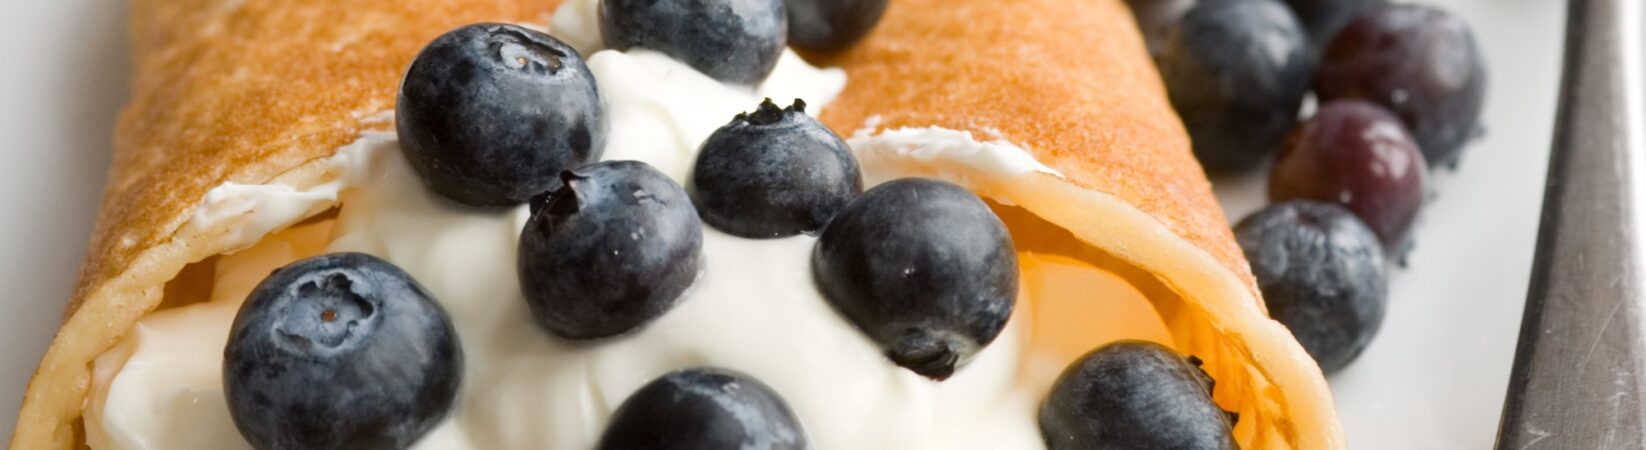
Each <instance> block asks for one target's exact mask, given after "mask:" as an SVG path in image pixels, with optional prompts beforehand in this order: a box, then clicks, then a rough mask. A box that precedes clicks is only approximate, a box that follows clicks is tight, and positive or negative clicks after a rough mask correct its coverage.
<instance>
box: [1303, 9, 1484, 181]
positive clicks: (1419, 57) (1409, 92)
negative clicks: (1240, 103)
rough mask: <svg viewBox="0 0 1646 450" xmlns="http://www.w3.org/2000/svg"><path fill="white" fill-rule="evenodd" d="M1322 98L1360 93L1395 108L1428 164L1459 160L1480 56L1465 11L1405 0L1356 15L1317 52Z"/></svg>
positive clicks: (1475, 105) (1469, 131)
mask: <svg viewBox="0 0 1646 450" xmlns="http://www.w3.org/2000/svg"><path fill="white" fill-rule="evenodd" d="M1314 86H1315V92H1316V93H1317V94H1319V95H1320V100H1321V101H1322V102H1326V101H1331V100H1337V99H1342V98H1359V99H1364V100H1367V101H1370V102H1373V103H1377V104H1379V105H1383V107H1385V108H1389V111H1393V112H1394V113H1395V115H1396V116H1400V120H1401V121H1403V122H1405V123H1406V128H1407V129H1409V130H1411V131H1412V135H1413V136H1414V137H1416V138H1417V145H1418V148H1420V149H1422V150H1423V156H1424V159H1426V160H1428V162H1429V165H1430V166H1435V165H1442V164H1443V165H1447V166H1454V165H1456V164H1457V158H1458V154H1459V152H1460V151H1461V150H1462V147H1463V144H1464V143H1465V142H1467V141H1468V140H1469V138H1471V137H1474V136H1475V134H1476V133H1477V132H1478V130H1479V119H1480V109H1481V104H1482V102H1483V101H1484V99H1485V92H1486V63H1485V62H1484V60H1483V59H1482V58H1481V54H1480V48H1479V47H1477V46H1476V45H1475V38H1474V34H1473V33H1471V32H1470V31H1469V24H1468V23H1466V22H1464V21H1463V19H1461V18H1459V17H1457V16H1454V15H1452V14H1450V13H1447V12H1445V11H1442V10H1439V9H1435V8H1431V7H1427V6H1421V5H1410V4H1399V5H1389V6H1382V7H1377V8H1373V9H1369V10H1367V11H1365V12H1362V13H1360V15H1358V16H1355V19H1354V20H1353V21H1350V22H1349V24H1348V25H1345V26H1344V27H1343V29H1342V30H1341V31H1338V33H1337V37H1335V38H1333V39H1332V41H1331V43H1330V44H1329V45H1327V47H1326V50H1325V53H1324V54H1323V55H1322V56H1321V61H1320V70H1319V71H1318V72H1316V73H1315V78H1314Z"/></svg>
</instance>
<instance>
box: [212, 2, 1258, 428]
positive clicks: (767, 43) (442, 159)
mask: <svg viewBox="0 0 1646 450" xmlns="http://www.w3.org/2000/svg"><path fill="white" fill-rule="evenodd" d="M787 5H788V6H790V7H794V9H793V10H789V11H785V3H784V2H779V1H777V0H658V1H631V0H603V1H602V2H601V3H600V8H601V11H600V15H601V30H602V35H603V36H604V38H605V40H606V44H607V45H608V46H610V47H613V48H619V49H623V48H632V47H644V48H647V49H652V50H656V51H661V52H664V53H666V54H669V55H671V56H672V57H674V58H676V59H679V60H681V61H683V62H686V63H687V64H690V65H692V66H693V67H695V68H697V69H698V70H701V71H703V72H704V73H707V74H709V75H710V76H713V77H715V78H717V79H719V80H721V81H723V82H727V83H740V84H755V83H758V82H760V81H761V80H763V79H764V78H765V77H766V76H767V75H768V74H769V73H770V71H771V69H772V66H773V64H775V61H776V58H777V56H778V55H779V54H780V53H781V52H782V49H783V48H784V46H785V43H784V39H785V36H786V35H787V36H799V37H798V38H797V41H799V40H803V42H804V44H803V45H804V46H806V47H807V48H810V49H817V50H827V49H838V48H841V47H843V46H846V45H849V44H850V43H851V42H853V41H855V40H856V39H858V38H860V37H862V35H863V34H865V33H867V32H868V29H869V28H870V26H871V25H872V24H873V23H874V21H875V20H878V18H879V16H880V14H881V13H882V12H883V11H884V9H885V7H886V4H885V1H884V0H860V1H837V2H822V1H811V0H790V1H789V2H787ZM790 21H792V22H793V23H794V24H795V26H793V27H790V26H789V25H788V24H789V22H790ZM796 33H799V34H796ZM399 102H400V103H399V104H398V106H397V111H398V114H399V116H398V117H399V124H398V131H399V134H400V139H401V144H402V150H403V152H404V154H405V156H406V158H407V160H408V161H409V162H410V164H411V166H412V167H413V169H415V171H416V172H417V173H418V174H419V176H420V178H421V180H422V181H423V183H424V184H425V185H426V186H427V187H428V188H429V189H430V190H431V191H432V192H435V193H437V194H439V195H440V196H442V197H444V198H446V199H448V200H451V201H453V202H456V203H460V204H463V205H467V206H469V207H479V208H492V207H506V206H519V205H521V204H522V203H527V204H528V209H529V210H530V217H529V219H528V220H527V223H526V225H525V226H524V227H523V229H522V230H521V234H520V240H519V252H518V254H517V258H518V259H517V261H516V268H517V271H518V273H517V275H518V279H519V282H520V288H521V292H522V294H523V296H524V297H525V303H526V306H527V307H528V308H529V310H530V311H531V314H532V316H533V318H534V319H535V321H536V323H537V324H538V325H539V326H540V327H541V328H542V329H543V330H544V331H545V333H546V335H547V338H549V339H564V340H575V341H584V342H588V343H589V344H590V345H599V342H590V341H596V340H600V339H608V338H613V337H619V336H623V335H626V334H631V333H635V332H638V330H640V329H642V328H644V327H645V326H646V325H647V324H648V323H650V322H652V321H654V320H656V319H658V318H659V317H661V316H663V315H664V314H667V313H668V312H669V311H670V310H671V309H673V308H674V307H675V306H676V304H677V303H678V302H680V301H682V297H683V296H684V293H685V292H686V290H687V289H688V288H690V287H691V285H692V284H693V283H694V282H696V280H697V278H698V277H699V276H700V272H701V269H702V259H703V249H702V248H703V242H704V233H705V229H704V226H705V225H707V226H709V227H711V228H713V229H716V230H719V231H720V232H723V233H726V234H729V235H733V236H738V237H742V238H749V239H773V238H785V237H793V236H796V235H801V234H806V235H815V236H816V237H817V238H816V243H815V246H814V247H813V252H812V255H811V257H810V259H811V268H812V275H813V278H814V279H815V282H816V286H817V288H818V289H819V291H820V292H821V294H822V297H823V298H824V300H825V301H826V302H828V303H829V304H830V305H831V307H832V308H833V309H834V310H835V311H836V312H838V313H839V314H840V316H841V317H843V318H844V319H845V320H846V321H847V322H849V323H851V324H852V325H853V326H854V327H856V328H857V329H858V330H860V331H861V332H863V333H864V335H866V336H867V337H868V338H870V340H871V341H873V342H874V343H875V344H876V345H877V346H878V347H879V348H880V349H881V350H882V351H883V352H884V354H885V356H886V358H887V359H888V360H889V361H890V362H891V363H893V364H895V365H897V366H900V367H902V368H905V369H907V370H909V371H911V372H912V373H916V374H919V375H921V376H924V377H927V378H930V379H932V380H935V381H942V380H944V379H946V378H948V377H950V376H952V375H953V374H955V373H956V371H957V370H960V369H963V368H964V366H965V365H966V364H967V363H968V361H969V360H971V359H972V358H974V357H975V356H976V355H977V354H978V352H980V351H981V350H982V349H983V348H985V347H986V346H988V345H989V344H990V343H991V342H993V341H994V339H995V338H996V337H997V336H998V335H999V334H1000V333H1001V331H1002V329H1003V328H1004V327H1005V324H1006V322H1007V320H1008V319H1009V318H1010V317H1011V314H1012V312H1013V310H1014V308H1015V306H1016V299H1017V295H1018V291H1019V286H1018V262H1017V254H1016V252H1015V251H1014V247H1013V243H1012V238H1011V234H1010V233H1009V232H1008V230H1007V229H1006V225H1005V224H1004V223H1003V222H1002V221H1001V219H1000V218H999V217H998V216H996V215H995V213H994V212H993V210H992V209H990V207H989V205H988V204H987V203H985V202H984V201H983V200H982V199H981V198H979V197H978V196H977V195H975V194H973V193H971V192H970V191H967V190H966V189H964V188H961V187H960V186H956V185H954V184H950V183H947V182H942V181H937V180H930V179H917V178H910V179H901V180H893V181H890V182H887V183H884V184H881V185H879V186H876V187H874V188H872V189H869V190H867V191H864V189H863V182H862V175H861V173H860V171H859V168H858V165H857V161H856V160H855V159H854V158H853V157H852V154H851V152H850V150H849V149H848V148H847V147H846V145H845V143H844V142H843V141H842V140H841V139H840V138H839V136H837V135H835V134H834V133H833V132H832V131H830V130H829V129H828V128H827V127H825V126H823V125H822V124H821V123H819V122H818V121H817V120H816V119H814V118H812V117H811V116H809V115H807V114H806V106H805V104H804V103H803V102H801V101H799V100H796V101H795V102H794V103H793V104H791V105H790V106H788V107H779V106H778V105H777V104H775V103H772V102H771V101H770V100H767V101H765V102H763V103H762V104H761V105H759V106H758V107H757V108H756V109H755V110H754V111H753V112H750V113H746V114H739V115H738V116H736V117H735V118H733V119H732V120H731V121H730V122H729V123H727V124H726V125H725V126H722V127H720V128H719V129H718V130H716V131H715V132H714V133H713V134H712V135H711V136H710V137H709V138H708V139H706V140H705V141H704V142H703V143H702V144H701V147H700V148H699V150H698V158H697V161H696V163H695V170H694V172H693V174H692V176H691V178H690V180H689V182H688V183H687V185H686V186H682V185H681V184H679V183H677V182H675V180H672V179H670V178H668V177H667V176H665V175H663V174H662V173H660V172H658V171H657V170H655V169H653V168H652V167H651V166H649V165H647V164H645V163H642V162H638V161H599V159H600V151H601V148H602V146H603V143H604V142H605V138H606V133H607V132H608V130H607V125H606V122H605V120H606V119H605V111H604V106H603V105H602V103H601V100H600V95H599V89H598V86H597V83H596V80H595V79H594V77H593V76H592V74H591V73H590V71H589V69H588V67H586V65H585V64H584V61H583V59H582V56H581V55H579V54H578V53H577V52H576V51H575V50H573V49H571V48H570V47H568V46H566V45H565V44H563V43H561V42H560V41H558V40H556V39H555V38H553V37H551V36H549V35H546V34H543V33H540V32H536V31H532V30H529V29H525V28H521V27H517V26H513V25H505V24H478V25H471V26H467V27H463V28H460V29H457V30H454V31H452V32H449V33H447V34H445V35H443V36H441V37H439V38H438V39H436V40H435V41H434V42H433V43H431V44H429V46H428V47H427V48H425V49H424V50H423V51H422V53H420V54H419V55H418V57H417V59H416V60H415V61H414V62H413V63H412V66H411V68H410V69H409V70H408V71H407V73H406V76H405V79H404V81H403V83H402V86H401V91H400V98H399ZM1198 365H1199V361H1198V360H1197V359H1194V358H1193V357H1189V358H1184V357H1182V356H1180V355H1178V354H1177V353H1175V352H1173V351H1172V350H1170V349H1168V348H1166V347H1163V346H1161V345H1158V344H1149V343H1143V342H1120V343H1115V344H1111V345H1108V346H1105V347H1102V348H1099V349H1097V350H1095V351H1093V352H1092V353H1090V354H1088V355H1086V356H1085V357H1083V358H1082V359H1081V360H1080V361H1078V362H1076V364H1075V365H1073V366H1071V367H1070V368H1069V369H1068V370H1067V371H1066V372H1065V373H1064V374H1063V375H1062V376H1061V377H1060V378H1059V379H1058V381H1057V383H1056V385H1055V387H1054V388H1053V392H1052V395H1051V396H1050V397H1049V398H1048V399H1047V400H1046V402H1045V403H1044V404H1043V405H1042V408H1041V414H1040V416H1041V417H1040V420H1041V428H1042V432H1043V435H1044V437H1045V439H1046V441H1047V444H1048V446H1049V447H1051V448H1054V449H1084V448H1113V447H1125V448H1233V438H1232V434H1231V428H1232V426H1233V423H1234V418H1233V417H1232V416H1230V415H1228V414H1226V413H1224V412H1223V411H1222V410H1221V409H1219V408H1218V407H1217V405H1216V404H1215V403H1213V402H1212V400H1211V392H1212V382H1211V379H1210V377H1208V376H1207V375H1206V373H1205V372H1204V371H1202V370H1200V369H1199V368H1198V367H1197V366H1198ZM223 371H224V373H223V378H224V391H225V395H226V396H227V397H228V403H229V407H230V408H229V409H230V413H231V416H232V417H233V420H234V423H235V424H236V426H237V428H238V429H239V430H240V431H241V434H242V435H244V436H245V437H246V439H247V441H248V442H250V443H251V444H252V446H253V447H254V448H258V449H262V450H267V449H355V448H385V449H402V448H407V447H409V446H411V445H413V444H414V443H415V442H416V441H417V440H418V439H420V438H421V437H422V436H423V435H424V434H425V433H427V432H428V431H429V430H430V429H431V428H432V427H434V426H435V424H437V423H438V422H439V421H440V420H441V419H442V418H443V417H444V416H445V415H446V414H447V413H448V411H449V410H450V409H451V407H452V404H453V403H454V401H455V398H456V396H457V391H458V389H459V386H460V384H461V382H462V375H463V372H464V360H463V353H462V347H461V345H460V344H459V342H458V336H457V333H456V330H455V329H454V327H453V325H452V322H451V319H450V318H449V316H448V315H447V313H446V312H445V311H444V310H443V309H441V307H440V306H439V303H438V302H437V301H436V300H435V299H434V298H433V296H432V295H431V294H430V293H429V292H427V291H426V290H425V289H423V288H422V287H421V286H419V285H418V283H417V282H416V281H415V280H413V279H412V277H411V275H409V274H407V273H406V272H404V271H403V270H401V269H399V268H397V267H395V266H394V265H392V264H390V263H388V262H386V261H383V260H381V259H377V258H375V257H372V256H368V255H363V254H353V253H339V254H330V255H324V256H318V257H314V258H310V259H305V260H302V261H298V262H296V263H293V264H291V265H288V266H286V267H284V268H281V269H280V270H278V271H276V272H275V273H274V274H272V275H270V276H269V277H268V278H267V279H265V280H264V281H263V282H262V283H260V284H259V285H258V287H257V288H256V289H255V290H254V291H253V292H252V294H251V295H250V297H249V298H248V299H247V300H246V303H245V304H244V306H243V307H242V308H241V310H240V311H239V314H238V315H237V316H236V318H235V322H234V325H233V328H232V330H231V335H230V338H229V341H228V344H227V346H226V347H225V350H224V365H223ZM316 386H325V387H326V388H325V389H316V388H315V387H316ZM597 448H599V449H602V450H607V449H610V450H618V449H622V450H648V449H685V450H692V449H703V450H708V449H728V448H747V449H767V450H805V449H810V448H812V447H811V444H810V442H809V439H808V438H807V436H806V434H805V429H804V427H803V426H802V425H801V423H800V421H799V418H798V417H797V416H796V415H795V413H794V412H793V411H792V410H791V409H790V408H789V406H788V405H787V403H786V402H785V401H784V400H783V398H782V397H781V396H780V395H779V394H778V393H777V392H776V391H775V390H773V389H772V388H771V387H769V386H767V385H765V384H764V383H762V382H760V381H759V380H756V379H754V378H752V377H750V376H748V375H745V374H742V373H738V372H735V371H730V370H725V369H719V368H709V367H704V368H691V369H684V370H679V371H675V372H671V373H668V374H665V375H663V376H661V377H659V378H657V379H655V380H653V381H652V382H650V383H648V384H646V385H645V386H643V387H641V388H640V389H639V390H638V391H636V392H635V393H634V394H633V395H631V396H629V397H628V398H627V399H626V400H625V401H624V402H623V403H622V404H621V405H620V406H619V407H618V408H617V410H616V411H615V412H614V414H613V416H612V418H611V423H610V425H609V426H608V427H607V429H606V430H605V431H604V433H603V435H602V437H601V438H600V441H599V443H598V446H597Z"/></svg>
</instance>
